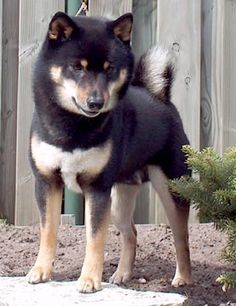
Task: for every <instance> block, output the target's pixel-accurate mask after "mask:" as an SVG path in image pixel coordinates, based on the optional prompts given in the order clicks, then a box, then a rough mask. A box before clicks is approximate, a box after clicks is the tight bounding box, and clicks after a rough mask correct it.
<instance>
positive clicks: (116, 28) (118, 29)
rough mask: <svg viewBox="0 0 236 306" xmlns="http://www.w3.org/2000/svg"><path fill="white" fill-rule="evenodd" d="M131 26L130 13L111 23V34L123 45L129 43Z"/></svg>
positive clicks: (131, 18)
mask: <svg viewBox="0 0 236 306" xmlns="http://www.w3.org/2000/svg"><path fill="white" fill-rule="evenodd" d="M132 25H133V15H132V14H131V13H127V14H124V15H122V16H120V17H119V18H118V19H116V20H115V21H112V23H111V27H112V29H113V33H114V34H115V35H116V36H117V37H118V38H119V39H120V40H122V41H123V42H125V43H128V42H130V38H131V31H132Z"/></svg>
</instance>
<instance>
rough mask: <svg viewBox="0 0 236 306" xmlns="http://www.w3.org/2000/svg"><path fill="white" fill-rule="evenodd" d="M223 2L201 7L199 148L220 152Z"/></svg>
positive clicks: (221, 146) (204, 3)
mask: <svg viewBox="0 0 236 306" xmlns="http://www.w3.org/2000/svg"><path fill="white" fill-rule="evenodd" d="M224 2H225V1H217V0H207V1H204V2H203V5H202V73H201V148H204V147H208V146H212V147H214V148H215V149H216V150H217V151H218V152H222V148H223V133H222V131H223V130H222V128H223V121H222V120H223V103H222V102H223V79H222V77H223V58H222V56H223V53H224V52H223V47H224V44H223V40H224V37H223V35H224V23H223V20H224V14H225V12H224Z"/></svg>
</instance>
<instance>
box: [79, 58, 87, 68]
mask: <svg viewBox="0 0 236 306" xmlns="http://www.w3.org/2000/svg"><path fill="white" fill-rule="evenodd" d="M80 65H81V66H82V67H83V68H87V67H88V61H87V60H86V59H82V60H81V61H80Z"/></svg>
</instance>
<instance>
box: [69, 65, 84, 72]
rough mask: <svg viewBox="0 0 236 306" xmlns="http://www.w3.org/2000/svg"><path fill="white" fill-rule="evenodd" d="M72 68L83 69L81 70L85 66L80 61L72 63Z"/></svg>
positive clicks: (75, 69)
mask: <svg viewBox="0 0 236 306" xmlns="http://www.w3.org/2000/svg"><path fill="white" fill-rule="evenodd" d="M71 69H72V70H73V71H81V70H83V69H84V68H83V66H82V65H81V64H80V63H76V64H72V65H71Z"/></svg>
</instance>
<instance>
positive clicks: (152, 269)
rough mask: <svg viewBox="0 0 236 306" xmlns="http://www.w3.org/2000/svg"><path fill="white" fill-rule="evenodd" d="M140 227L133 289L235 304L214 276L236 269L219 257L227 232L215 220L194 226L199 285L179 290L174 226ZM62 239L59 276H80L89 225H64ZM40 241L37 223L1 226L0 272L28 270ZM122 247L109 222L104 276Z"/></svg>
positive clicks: (193, 253)
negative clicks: (175, 282) (217, 227)
mask: <svg viewBox="0 0 236 306" xmlns="http://www.w3.org/2000/svg"><path fill="white" fill-rule="evenodd" d="M137 229H138V249H137V256H136V262H135V268H134V273H133V279H132V280H131V281H130V282H129V283H128V284H127V287H128V288H131V289H132V288H134V289H138V290H153V291H162V292H176V293H181V294H185V295H187V296H188V297H189V300H190V302H191V305H193V306H198V305H201V306H202V305H210V306H214V305H220V304H226V303H228V304H227V305H234V304H230V303H236V290H235V289H233V290H231V291H229V292H228V293H223V292H222V290H221V287H220V286H219V285H218V284H217V283H216V281H215V280H216V278H217V277H218V276H219V274H220V273H222V272H223V271H232V270H233V271H236V267H235V266H234V267H233V266H230V265H229V264H227V263H225V262H223V261H222V260H220V255H221V250H222V248H223V247H224V246H225V242H226V237H225V235H224V234H223V233H221V232H218V231H216V230H215V229H214V227H213V225H212V224H201V225H198V224H196V225H191V226H190V246H191V258H192V272H193V280H194V284H193V285H190V286H187V287H183V288H179V289H174V288H172V287H171V286H170V282H171V278H172V277H173V275H174V271H175V252H174V245H173V239H172V234H171V231H170V229H169V228H168V227H166V226H156V225H139V226H138V227H137ZM58 240H59V243H58V250H57V260H56V263H55V273H54V279H56V280H75V279H77V278H78V276H79V274H80V270H81V267H82V262H83V258H84V249H85V228H84V227H80V226H62V227H60V230H59V237H58ZM38 245H39V228H38V227H21V228H19V227H18V228H16V227H14V226H0V276H24V275H26V273H27V272H28V270H29V269H30V267H31V266H32V265H33V263H34V261H35V259H36V256H37V251H38ZM119 251H120V243H119V234H118V233H117V231H116V230H115V228H114V227H110V229H109V237H108V241H107V246H106V250H105V267H104V275H103V281H108V279H109V277H110V276H111V275H112V273H113V272H114V271H115V269H116V267H117V263H118V259H119ZM0 291H1V288H0ZM235 305H236V304H235Z"/></svg>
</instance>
